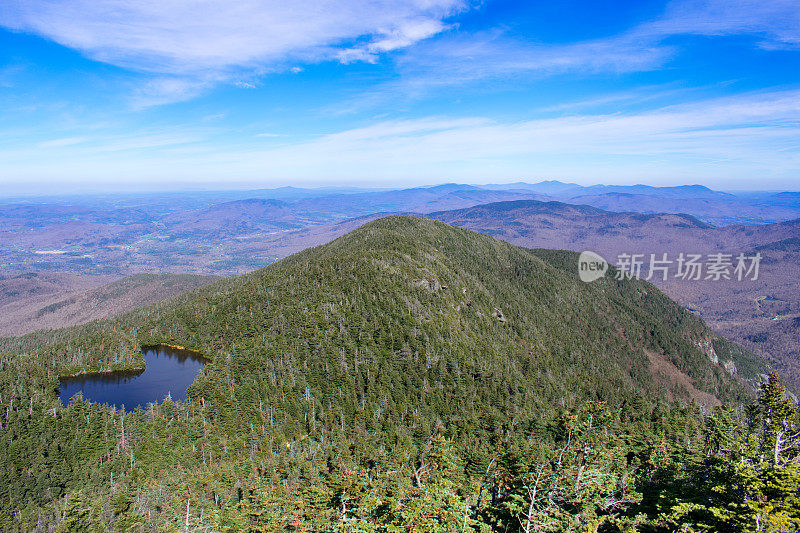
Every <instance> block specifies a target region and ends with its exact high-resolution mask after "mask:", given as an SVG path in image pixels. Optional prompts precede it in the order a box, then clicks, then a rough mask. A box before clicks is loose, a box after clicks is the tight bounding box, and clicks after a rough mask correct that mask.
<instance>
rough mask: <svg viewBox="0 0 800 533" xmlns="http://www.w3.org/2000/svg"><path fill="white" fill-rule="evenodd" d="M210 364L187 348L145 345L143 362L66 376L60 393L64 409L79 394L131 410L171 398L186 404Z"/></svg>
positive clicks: (93, 401) (60, 385) (63, 378)
mask: <svg viewBox="0 0 800 533" xmlns="http://www.w3.org/2000/svg"><path fill="white" fill-rule="evenodd" d="M209 361H210V360H209V359H208V358H206V357H204V356H203V355H202V354H201V353H199V352H197V351H195V350H187V349H186V348H183V347H177V346H174V345H169V344H155V345H152V344H151V345H142V347H141V359H139V361H131V362H130V367H129V368H127V369H114V370H109V369H103V370H82V371H80V372H74V373H70V374H66V375H62V376H60V377H59V379H58V387H57V388H56V391H57V393H58V395H59V397H60V399H61V404H62V406H63V407H67V406H68V405H69V403H70V402H71V401H72V397H73V396H75V395H76V394H78V393H82V394H83V398H84V399H85V400H88V401H90V402H92V403H97V404H109V405H115V406H117V407H119V408H123V407H125V408H128V409H129V408H132V407H134V406H140V407H143V406H146V405H149V404H150V403H161V401H162V400H163V399H164V398H167V397H170V398H172V399H173V401H183V400H186V399H187V391H188V389H189V387H190V386H191V385H192V383H193V382H194V381H195V380H196V379H197V377H198V376H199V375H200V373H202V371H203V368H204V367H205V365H206V364H207V362H209ZM117 364H118V363H117ZM120 366H121V365H120Z"/></svg>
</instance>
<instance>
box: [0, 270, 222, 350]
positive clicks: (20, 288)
mask: <svg viewBox="0 0 800 533" xmlns="http://www.w3.org/2000/svg"><path fill="white" fill-rule="evenodd" d="M86 278H88V279H86ZM216 279H218V278H217V277H216V276H201V275H194V274H136V275H133V276H128V277H125V278H122V279H118V280H114V281H111V282H109V280H108V279H106V278H99V279H93V278H89V277H84V278H77V280H76V281H86V282H87V283H86V284H83V285H81V284H78V283H73V285H77V286H71V285H70V282H71V281H74V280H73V279H70V278H69V277H68V276H67V275H63V274H62V275H57V274H49V275H41V274H35V273H32V274H29V275H22V276H15V277H13V278H8V279H3V280H0V290H2V291H3V292H1V293H0V336H5V335H24V334H26V333H30V332H31V331H34V330H37V329H42V328H49V329H54V328H63V327H68V326H74V325H77V324H83V323H85V322H89V321H90V320H97V319H101V318H108V317H111V316H114V315H117V314H120V313H123V312H126V311H130V310H132V309H136V308H139V307H142V306H145V305H149V304H152V303H154V302H158V301H161V300H166V299H167V298H171V297H173V296H175V295H178V294H181V293H182V292H185V291H188V290H192V289H195V288H197V287H202V286H203V285H207V284H209V283H211V282H212V281H214V280H216ZM89 283H91V284H89ZM98 285H99V286H98ZM53 286H55V287H53ZM9 294H14V296H13V297H8V296H7V295H9ZM2 296H6V298H3V297H2Z"/></svg>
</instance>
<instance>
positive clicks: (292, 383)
mask: <svg viewBox="0 0 800 533" xmlns="http://www.w3.org/2000/svg"><path fill="white" fill-rule="evenodd" d="M575 261H576V255H575V254H572V253H569V252H551V251H531V250H526V249H523V248H518V247H514V246H512V245H509V244H507V243H504V242H501V241H498V240H495V239H492V238H490V237H487V236H484V235H480V234H476V233H473V232H470V231H466V230H459V229H456V228H453V227H451V226H448V225H446V224H444V223H441V222H437V221H431V220H424V219H417V218H410V217H391V218H386V219H381V220H378V221H375V222H371V223H369V224H367V225H365V226H363V227H361V228H359V229H358V230H356V231H354V232H352V233H350V234H348V235H346V236H344V237H342V238H339V239H337V240H335V241H333V242H331V243H330V244H327V245H325V246H321V247H318V248H313V249H310V250H306V251H304V252H301V253H299V254H296V255H294V256H291V257H289V258H287V259H285V260H282V261H280V262H278V263H275V264H274V265H271V266H269V267H267V268H264V269H262V270H259V271H256V272H253V273H251V274H248V275H245V276H242V277H240V278H235V279H226V280H221V281H219V282H215V283H213V284H211V285H209V286H206V287H203V288H201V289H198V290H195V291H191V292H189V293H186V294H183V295H180V296H178V297H176V298H174V299H172V300H168V301H165V302H161V303H159V304H155V305H153V306H150V307H146V308H143V309H141V310H138V311H135V312H132V313H128V314H126V315H122V316H120V317H117V318H115V319H110V320H106V321H100V322H94V323H91V324H88V325H85V326H80V327H76V328H72V329H67V330H58V331H55V332H48V333H35V334H32V335H29V336H27V337H22V338H19V339H5V340H3V341H2V342H0V350H2V351H3V352H5V353H4V355H2V359H0V391H2V392H0V394H1V396H0V408H2V409H0V422H2V431H1V432H0V446H2V448H3V449H4V450H5V451H4V453H3V454H1V455H0V468H2V471H3V476H2V478H1V479H0V502H2V503H0V506H2V507H1V509H0V524H1V525H2V529H4V530H15V529H18V530H41V531H45V530H47V529H48V524H50V525H52V526H53V527H56V528H60V529H61V530H64V531H75V530H85V531H101V530H110V531H158V530H182V529H186V530H200V531H240V530H244V531H420V532H421V531H633V530H637V529H638V530H641V531H673V530H679V529H680V530H697V531H721V530H729V531H751V530H752V531H756V530H770V529H769V528H772V529H771V530H774V531H790V530H796V529H797V528H798V527H800V515H798V512H797V505H796V504H797V487H798V475H797V471H796V466H794V463H793V462H792V461H795V460H796V459H797V449H796V448H793V447H792V446H794V443H795V441H796V440H797V437H796V436H794V435H793V433H795V432H796V429H794V428H795V422H796V413H795V412H794V408H793V407H792V405H791V404H790V403H788V401H785V400H784V399H783V396H782V394H781V389H780V385H779V383H778V381H777V377H776V376H773V377H772V379H771V380H770V381H769V382H768V383H767V384H762V382H764V381H765V379H766V373H767V371H766V368H764V366H763V364H762V363H760V362H759V359H758V358H756V357H755V356H753V355H752V354H750V353H748V352H746V351H744V350H742V349H741V348H739V347H737V346H736V345H733V344H732V343H730V342H728V341H726V340H724V339H722V338H720V337H718V336H716V335H715V334H713V333H712V332H711V331H709V330H708V329H707V328H706V327H705V325H704V324H703V322H702V321H701V320H699V319H698V318H696V317H695V316H694V315H692V314H691V313H689V312H688V311H686V310H684V309H683V308H681V307H679V306H678V305H676V304H675V303H673V302H672V301H670V300H669V299H668V298H666V297H665V296H664V295H663V294H661V293H660V292H659V291H658V290H657V289H656V288H655V287H653V286H651V285H649V284H647V283H644V282H641V281H638V280H626V281H616V280H614V279H612V278H610V277H609V278H604V279H602V280H600V281H597V282H594V283H592V284H584V283H582V282H580V281H579V280H578V279H577V275H576V267H575ZM158 343H167V344H175V345H181V346H186V347H189V348H193V349H196V350H199V351H200V352H202V353H203V354H204V355H206V356H207V357H208V358H210V360H211V362H210V363H209V364H208V365H207V366H206V369H205V370H204V371H203V373H202V374H201V376H200V377H199V378H198V379H197V381H196V382H195V383H194V385H192V387H191V388H190V390H189V396H190V399H189V400H188V401H187V402H181V403H173V402H171V401H169V400H167V401H165V402H164V403H162V404H160V405H153V406H151V407H150V408H149V409H146V410H141V409H140V410H137V411H134V412H127V413H125V412H120V411H114V410H111V409H108V408H103V407H99V406H95V405H91V404H88V403H86V402H84V401H80V400H77V401H75V402H74V403H73V404H72V405H70V406H69V407H67V408H62V407H61V406H60V404H59V402H58V399H57V397H56V396H54V395H53V394H52V391H53V389H54V388H55V387H56V386H57V376H58V375H59V374H65V373H75V372H79V371H83V370H111V369H123V368H132V367H136V366H137V365H140V363H141V356H140V354H139V350H140V349H141V346H143V345H151V344H158ZM759 387H760V393H759V394H758V398H760V400H757V401H754V399H755V398H756V394H754V392H756V391H758V390H759ZM722 403H725V404H727V405H726V406H725V407H720V405H721V404H722ZM712 413H713V414H712ZM793 439H794V440H793ZM792 498H794V499H792ZM781 528H783V529H781Z"/></svg>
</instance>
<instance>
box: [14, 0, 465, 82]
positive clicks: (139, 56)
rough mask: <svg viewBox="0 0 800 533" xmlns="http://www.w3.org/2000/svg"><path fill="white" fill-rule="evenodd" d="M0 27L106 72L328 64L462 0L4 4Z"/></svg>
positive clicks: (387, 44)
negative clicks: (357, 43) (354, 45)
mask: <svg viewBox="0 0 800 533" xmlns="http://www.w3.org/2000/svg"><path fill="white" fill-rule="evenodd" d="M4 4H5V5H4V9H3V10H2V11H0V25H3V26H6V27H10V28H12V29H16V30H22V31H30V32H33V33H36V34H38V35H42V36H44V37H47V38H49V39H52V40H53V41H55V42H58V43H60V44H63V45H65V46H68V47H70V48H74V49H77V50H80V51H81V52H83V53H84V54H86V55H87V56H88V57H90V58H92V59H96V60H99V61H104V62H107V63H111V64H114V65H119V66H123V67H127V68H133V69H137V70H142V71H148V72H156V73H161V74H164V73H170V74H175V73H181V74H191V75H195V74H197V73H198V72H199V71H216V72H220V71H225V70H227V69H230V68H234V67H247V68H256V67H259V66H265V65H266V66H272V65H275V64H282V63H283V62H285V61H287V60H291V59H296V58H300V59H303V60H308V61H318V60H323V59H331V58H333V57H335V56H336V54H337V52H338V51H339V48H341V46H342V45H343V44H345V43H347V42H350V41H352V40H354V39H359V38H361V39H366V40H367V41H369V42H370V43H371V44H369V45H368V47H367V48H368V49H369V51H370V53H378V52H381V51H386V50H392V49H394V48H397V47H400V46H408V45H410V44H413V43H414V42H416V41H417V40H420V39H424V38H427V37H429V36H431V35H433V34H434V33H436V32H437V31H441V30H442V29H443V28H444V27H445V26H444V25H443V24H442V22H441V20H442V19H443V18H445V17H447V16H449V15H451V14H453V13H455V12H457V11H459V10H461V9H464V8H465V4H464V2H463V0H411V1H403V0H380V1H377V2H376V1H370V0H312V1H308V2H286V1H282V0H238V1H236V2H223V1H220V0H171V1H169V2H163V1H159V0H6V1H5V2H4Z"/></svg>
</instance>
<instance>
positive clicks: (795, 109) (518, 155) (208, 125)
mask: <svg viewBox="0 0 800 533" xmlns="http://www.w3.org/2000/svg"><path fill="white" fill-rule="evenodd" d="M0 110H2V113H0V185H2V188H3V190H4V191H5V192H7V193H16V192H47V193H51V192H60V191H70V190H126V189H164V188H182V187H191V188H226V187H270V186H280V185H297V186H319V185H333V184H335V185H359V186H376V187H384V186H405V185H421V184H431V183H439V182H445V181H457V182H464V183H497V182H510V181H519V180H525V181H531V182H532V181H539V180H543V179H559V180H565V181H574V182H578V183H582V184H594V183H648V184H653V185H661V184H670V185H674V184H683V183H703V184H706V185H708V186H711V187H714V188H719V189H727V190H732V189H792V190H796V189H798V188H800V186H799V185H800V3H798V2H797V1H796V0H788V1H784V0H761V1H737V0H708V1H695V0H675V1H671V2H655V1H635V2H624V1H609V2H606V1H601V0H593V1H585V0H580V1H579V0H564V1H561V2H552V1H547V2H539V1H535V0H531V1H527V2H510V1H499V0H486V1H485V2H468V1H466V0H413V1H409V2H400V1H394V0H380V1H370V2H367V1H363V0H336V1H313V0H312V1H307V2H297V3H294V4H292V3H287V2H279V1H273V0H238V1H237V2H222V1H218V0H194V1H188V0H173V1H170V2H163V1H159V0H4V1H3V2H2V4H0Z"/></svg>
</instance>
